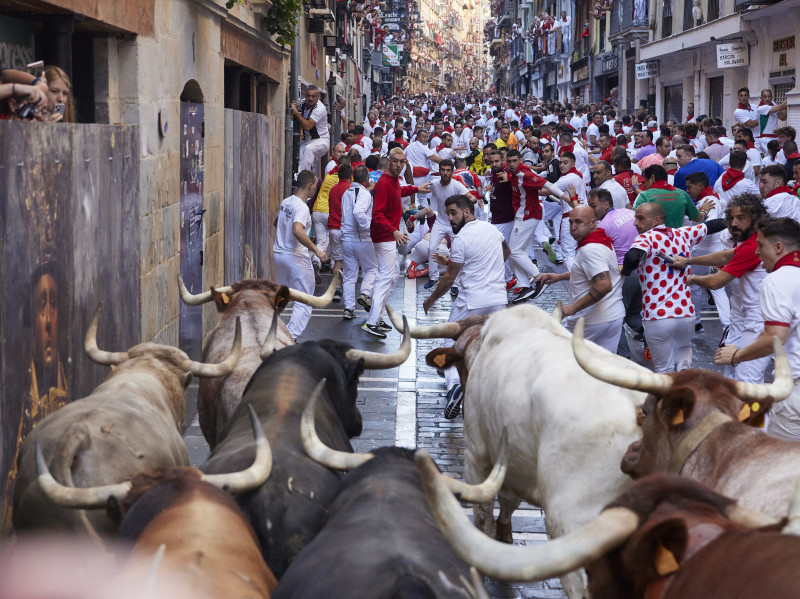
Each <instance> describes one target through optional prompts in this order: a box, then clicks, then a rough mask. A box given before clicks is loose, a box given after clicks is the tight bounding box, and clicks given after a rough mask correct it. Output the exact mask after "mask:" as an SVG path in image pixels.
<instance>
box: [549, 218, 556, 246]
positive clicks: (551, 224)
mask: <svg viewBox="0 0 800 599" xmlns="http://www.w3.org/2000/svg"><path fill="white" fill-rule="evenodd" d="M550 226H553V221H550ZM555 242H556V238H555V237H553V236H552V235H551V236H550V239H549V240H548V243H549V244H550V245H553V244H554V243H555Z"/></svg>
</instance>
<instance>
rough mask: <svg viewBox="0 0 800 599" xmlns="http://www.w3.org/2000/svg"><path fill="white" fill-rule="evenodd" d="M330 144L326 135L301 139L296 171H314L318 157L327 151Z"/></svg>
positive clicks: (317, 163) (315, 170)
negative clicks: (307, 139) (306, 139)
mask: <svg viewBox="0 0 800 599" xmlns="http://www.w3.org/2000/svg"><path fill="white" fill-rule="evenodd" d="M330 144H331V141H330V138H328V137H320V138H319V139H311V140H309V141H301V142H300V163H299V164H298V165H297V172H298V173H299V172H300V171H314V172H315V173H316V172H317V166H318V165H319V159H320V158H322V157H323V156H324V155H325V154H327V153H328V149H329V146H330Z"/></svg>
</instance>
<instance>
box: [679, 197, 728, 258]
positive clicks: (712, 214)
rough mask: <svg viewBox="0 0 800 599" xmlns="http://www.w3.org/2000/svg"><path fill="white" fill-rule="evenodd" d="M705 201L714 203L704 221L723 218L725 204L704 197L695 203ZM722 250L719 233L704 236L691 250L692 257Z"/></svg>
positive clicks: (718, 200)
mask: <svg viewBox="0 0 800 599" xmlns="http://www.w3.org/2000/svg"><path fill="white" fill-rule="evenodd" d="M717 182H719V181H717ZM706 200H711V201H713V202H714V206H713V207H712V208H711V209H710V210H709V211H708V215H707V216H706V221H710V220H714V219H715V218H724V217H725V208H727V206H728V204H727V203H725V202H724V201H723V200H721V199H719V198H715V197H713V196H706V197H704V198H703V199H702V200H698V201H697V203H698V204H702V203H703V202H705V201H706ZM685 222H686V220H684V223H685ZM689 226H691V225H689ZM727 231H728V230H727V229H726V230H725V232H727ZM723 249H726V248H724V247H723V246H722V240H721V238H720V233H714V234H713V235H706V236H705V237H703V239H701V240H700V241H699V242H697V243H696V244H695V246H694V249H693V250H692V255H693V256H695V255H696V256H700V255H704V254H712V253H714V252H719V251H722V250H723Z"/></svg>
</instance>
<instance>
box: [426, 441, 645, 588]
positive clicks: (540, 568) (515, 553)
mask: <svg viewBox="0 0 800 599" xmlns="http://www.w3.org/2000/svg"><path fill="white" fill-rule="evenodd" d="M414 461H415V462H416V465H417V470H418V471H419V474H420V478H421V479H422V486H423V488H424V489H425V494H426V495H427V496H428V502H429V503H430V506H431V509H432V510H433V513H434V515H435V516H436V520H437V521H438V523H439V528H441V530H442V533H443V534H444V536H445V537H447V540H448V541H449V543H450V545H451V546H452V547H453V549H454V550H455V552H456V553H458V555H459V556H460V557H461V558H462V559H463V560H464V561H466V562H467V563H468V564H470V565H472V566H475V567H476V568H477V569H478V570H480V571H481V572H483V573H484V574H488V575H489V576H491V577H493V578H497V579H499V580H509V581H510V580H513V581H529V580H544V579H546V578H552V577H554V576H560V575H562V574H565V573H567V572H571V571H572V570H575V569H577V568H580V567H581V566H584V565H585V564H588V563H590V562H592V561H594V560H596V559H598V558H599V557H600V556H602V555H603V554H604V553H605V552H606V551H608V550H609V549H613V548H614V547H617V546H619V545H620V544H621V543H622V542H623V541H624V540H625V539H626V538H628V537H629V536H630V535H631V534H632V533H633V532H634V531H635V530H636V527H637V526H638V525H639V518H638V516H637V515H636V514H635V513H634V512H633V511H632V510H629V509H628V508H624V507H614V508H608V509H606V510H604V511H603V512H602V513H601V514H600V515H599V516H597V517H596V518H595V519H594V520H592V521H591V522H589V523H588V524H586V525H585V526H583V527H582V528H580V529H578V530H576V531H574V532H572V533H570V534H568V535H566V536H563V537H559V538H557V539H554V540H552V541H548V542H546V543H537V544H536V545H532V546H527V547H520V546H516V545H508V544H507V543H501V542H500V541H495V540H494V539H490V538H489V537H487V536H486V535H484V534H483V533H482V532H480V531H479V530H478V529H477V528H475V526H474V525H473V524H472V523H471V522H470V521H469V519H468V518H467V516H466V514H465V513H464V510H463V509H462V507H461V504H460V503H459V502H458V500H457V499H456V498H455V496H453V494H452V493H451V492H450V489H449V488H448V486H447V484H446V483H445V481H443V480H442V478H441V476H439V471H438V469H437V468H436V465H435V464H434V463H433V460H432V459H431V457H430V456H429V455H428V454H427V453H426V452H424V451H417V453H416V454H415V455H414Z"/></svg>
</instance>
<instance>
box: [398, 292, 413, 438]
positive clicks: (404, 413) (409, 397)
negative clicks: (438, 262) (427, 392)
mask: <svg viewBox="0 0 800 599" xmlns="http://www.w3.org/2000/svg"><path fill="white" fill-rule="evenodd" d="M404 281H405V283H404V285H403V314H405V315H406V318H408V324H409V326H414V325H416V324H417V319H416V315H417V282H416V280H415V279H404ZM416 376H417V340H416V339H412V340H411V354H409V356H408V360H406V361H405V362H404V363H403V364H401V365H400V371H399V379H400V381H401V383H400V384H401V385H402V383H403V382H406V381H415V379H416ZM403 387H404V388H405V387H406V385H403ZM394 444H395V445H396V446H398V447H409V448H414V447H416V446H417V392H416V391H415V390H414V389H413V388H412V389H411V390H410V391H399V392H398V393H397V408H396V412H395V421H394Z"/></svg>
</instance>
